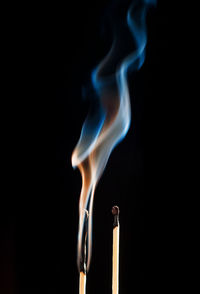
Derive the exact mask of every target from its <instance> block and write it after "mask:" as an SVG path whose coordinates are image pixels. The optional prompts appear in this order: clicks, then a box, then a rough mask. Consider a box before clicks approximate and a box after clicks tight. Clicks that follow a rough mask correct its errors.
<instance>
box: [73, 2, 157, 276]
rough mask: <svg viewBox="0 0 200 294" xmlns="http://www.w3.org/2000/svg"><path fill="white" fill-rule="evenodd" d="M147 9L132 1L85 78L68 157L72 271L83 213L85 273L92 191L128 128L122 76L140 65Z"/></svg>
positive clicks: (126, 92)
mask: <svg viewBox="0 0 200 294" xmlns="http://www.w3.org/2000/svg"><path fill="white" fill-rule="evenodd" d="M149 4H155V1H153V0H152V1H150V0H148V1H147V0H143V1H142V0H141V1H139V0H137V1H132V3H131V5H130V7H129V9H128V12H127V13H126V18H125V19H124V20H122V19H121V20H120V19H119V20H118V19H117V18H116V23H115V24H116V25H115V24H114V37H113V44H112V47H111V49H110V51H109V52H108V54H107V55H106V56H105V57H104V59H103V60H102V61H101V62H100V63H99V64H98V66H97V67H96V68H95V69H94V71H93V72H92V74H91V83H92V87H93V89H94V97H93V100H91V107H90V111H89V113H88V116H87V118H86V120H85V122H84V124H83V127H82V131H81V135H80V138H79V141H78V143H77V145H76V147H75V149H74V151H73V154H72V166H73V167H78V168H79V169H80V172H81V175H82V189H81V195H80V202H79V231H78V257H77V262H78V266H79V264H80V260H81V258H82V256H81V252H82V243H83V242H82V241H83V238H84V236H83V227H84V221H85V209H86V210H88V211H89V219H88V246H87V250H88V251H87V270H88V269H89V265H90V261H91V254H92V211H93V201H94V193H95V188H96V185H97V183H98V181H99V179H100V177H101V175H102V173H103V171H104V169H105V167H106V164H107V161H108V159H109V156H110V154H111V152H112V150H113V149H114V148H115V146H116V145H117V144H118V143H119V142H120V141H121V140H122V139H123V138H124V137H125V135H126V134H127V132H128V129H129V126H130V122H131V106H130V96H129V88H128V82H127V76H128V71H129V70H131V71H137V70H139V69H140V68H141V66H142V65H143V63H144V59H145V47H146V43H147V30H146V14H147V10H148V7H149ZM114 19H115V18H114ZM120 21H121V22H120Z"/></svg>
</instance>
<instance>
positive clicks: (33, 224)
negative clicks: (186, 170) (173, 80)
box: [0, 1, 170, 294]
mask: <svg viewBox="0 0 200 294" xmlns="http://www.w3.org/2000/svg"><path fill="white" fill-rule="evenodd" d="M118 2H119V3H121V4H120V5H121V6H120V5H119V7H123V9H125V8H126V7H128V4H129V3H130V1H124V3H122V2H123V1H121V2H120V1H118ZM116 3H117V1H116ZM162 5H163V6H162ZM109 9H110V10H109ZM11 10H12V11H11ZM106 11H108V12H106ZM6 13H7V14H8V19H7V22H5V24H4V32H5V43H4V46H5V55H3V59H4V62H5V64H6V66H5V72H4V78H5V80H6V95H5V97H6V100H7V106H6V110H7V113H8V114H7V115H6V117H7V120H6V126H7V127H9V131H5V133H6V139H5V141H4V142H6V143H5V149H6V151H7V152H8V154H9V155H8V157H6V156H3V157H4V158H5V159H6V167H7V168H6V170H4V174H8V175H9V176H8V182H6V183H5V186H6V189H5V192H4V193H3V197H2V198H3V200H5V201H4V203H3V205H1V210H2V211H1V216H2V222H1V253H0V257H1V264H0V270H1V271H0V275H1V284H0V286H1V288H2V289H1V293H2V294H7V293H9V294H10V293H20V294H23V293H26V294H27V293H28V294H32V293H34V294H35V293H37V294H39V293H48V294H50V293H72V294H74V293H78V278H79V276H78V272H77V267H76V242H77V228H78V201H79V193H80V189H81V177H80V174H79V172H78V170H75V171H74V170H73V169H72V167H71V153H72V151H73V148H74V147H75V145H76V143H77V140H78V138H79V134H80V130H81V126H82V123H83V121H84V119H85V116H86V114H87V110H88V103H87V101H84V100H83V99H82V88H83V86H84V85H86V84H87V82H88V81H89V77H90V73H91V70H92V69H93V68H94V67H95V66H96V65H97V64H98V62H99V61H100V60H101V58H103V56H105V54H106V52H107V51H108V49H109V48H110V45H111V42H112V38H111V35H112V34H111V32H110V31H108V32H106V29H105V24H106V21H107V19H108V18H109V16H110V18H112V9H111V8H110V6H109V1H97V2H95V3H94V2H93V4H91V3H89V1H84V2H82V1H78V2H77V1H76V2H74V4H73V3H71V4H70V6H68V5H60V6H59V5H57V6H56V7H55V6H52V7H49V6H43V7H41V6H40V5H36V4H34V5H33V6H31V5H29V6H21V7H20V6H17V7H12V9H11V7H9V8H8V9H7V10H6ZM122 13H123V12H122ZM8 20H9V21H8ZM104 20H105V22H104ZM103 24H104V26H103ZM168 24H169V15H168V10H167V9H166V7H164V4H161V3H160V2H159V3H158V4H157V7H156V9H151V10H150V11H149V13H148V17H147V30H148V43H147V51H146V60H145V63H144V65H143V67H142V68H141V70H140V71H139V72H137V73H136V74H133V73H132V74H130V75H129V85H130V93H131V97H132V98H131V99H132V100H131V102H132V123H131V127H130V130H129V132H128V134H127V136H126V138H125V139H124V140H123V141H122V142H121V143H120V144H119V145H118V146H117V148H116V149H115V150H114V151H113V152H112V154H111V157H110V159H109V162H108V165H107V167H106V170H105V172H104V174H103V176H102V179H101V180H100V182H99V185H98V187H97V190H96V195H95V202H94V222H93V228H94V233H93V256H92V263H91V268H90V271H89V274H88V279H87V293H96V294H98V293H105V294H106V293H111V277H112V276H111V275H112V268H111V262H112V221H113V219H112V215H111V208H112V206H113V205H115V204H116V205H119V207H120V211H121V213H120V225H121V239H120V293H123V294H125V293H142V292H143V288H144V285H145V282H144V271H145V269H146V265H148V262H147V259H146V256H147V255H150V257H151V256H152V255H154V254H155V252H156V251H159V253H160V251H161V250H160V249H159V246H160V245H159V242H158V239H159V240H160V238H158V235H159V234H160V233H161V227H160V224H159V223H158V222H157V221H155V222H154V220H155V219H157V218H159V217H158V215H159V214H160V213H161V212H160V210H161V209H160V207H162V206H163V200H161V199H160V194H162V197H165V194H166V193H167V192H166V189H167V188H166V189H165V187H163V186H162V185H161V183H160V180H161V178H162V177H161V175H160V168H161V166H162V161H163V160H166V156H167V155H166V153H165V154H164V152H163V153H162V151H161V150H160V146H161V145H163V144H165V142H162V139H161V138H163V136H162V128H161V127H160V122H161V121H162V119H161V117H162V115H163V113H165V110H164V109H165V104H167V103H169V100H168V90H167V83H168V79H169V72H170V68H169V55H168V46H169V44H168V36H167V30H168ZM6 30H7V31H8V32H9V33H6ZM144 105H145V107H144ZM3 109H5V108H3ZM7 142H9V143H7ZM144 147H145V148H144ZM144 149H145V157H146V154H147V161H146V160H145V165H146V162H147V169H146V168H145V175H146V181H145V180H144ZM3 155H4V153H3ZM148 155H149V156H148ZM163 158H165V159H163ZM148 159H149V160H150V161H148ZM148 162H150V163H149V164H148ZM160 203H161V204H160ZM155 215H156V216H155ZM149 222H150V223H151V225H150V228H149V230H148V232H147V231H146V229H145V228H146V227H147V224H148V223H149ZM145 224H146V225H145ZM155 224H156V225H155ZM155 235H156V236H157V238H158V239H157V238H155ZM155 240H156V241H155ZM148 252H150V253H149V254H148ZM154 262H155V261H154V257H153V258H152V261H151V266H150V271H151V273H152V271H153V272H154V270H155V276H154V278H153V279H156V278H155V277H156V275H157V274H158V272H159V266H158V268H157V269H155V268H154V266H155V264H154ZM147 275H148V273H147ZM157 285H158V283H157ZM130 289H131V290H130Z"/></svg>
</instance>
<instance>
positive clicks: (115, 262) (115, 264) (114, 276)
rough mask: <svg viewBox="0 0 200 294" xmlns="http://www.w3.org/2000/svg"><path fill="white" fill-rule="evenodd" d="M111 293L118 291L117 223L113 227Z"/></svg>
mask: <svg viewBox="0 0 200 294" xmlns="http://www.w3.org/2000/svg"><path fill="white" fill-rule="evenodd" d="M112 293H113V294H118V293H119V224H118V226H116V227H114V228H113V270H112Z"/></svg>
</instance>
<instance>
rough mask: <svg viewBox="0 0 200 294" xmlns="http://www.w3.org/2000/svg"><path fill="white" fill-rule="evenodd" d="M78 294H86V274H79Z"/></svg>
mask: <svg viewBox="0 0 200 294" xmlns="http://www.w3.org/2000/svg"><path fill="white" fill-rule="evenodd" d="M79 294H86V274H84V273H83V272H80V278H79Z"/></svg>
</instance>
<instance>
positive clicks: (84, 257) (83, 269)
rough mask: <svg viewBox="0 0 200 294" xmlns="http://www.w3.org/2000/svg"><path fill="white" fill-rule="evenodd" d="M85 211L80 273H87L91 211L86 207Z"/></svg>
mask: <svg viewBox="0 0 200 294" xmlns="http://www.w3.org/2000/svg"><path fill="white" fill-rule="evenodd" d="M84 213H85V223H84V235H85V237H84V238H83V244H82V254H81V260H80V267H79V270H80V273H81V272H82V273H84V274H85V275H86V272H87V265H86V264H87V233H88V218H89V213H88V210H87V209H84Z"/></svg>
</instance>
